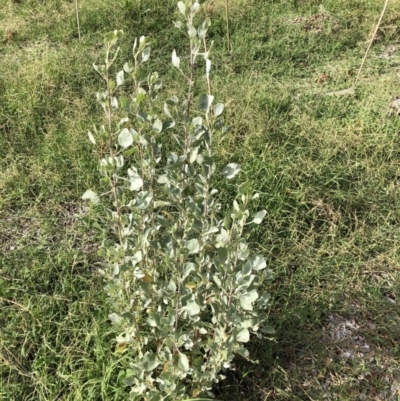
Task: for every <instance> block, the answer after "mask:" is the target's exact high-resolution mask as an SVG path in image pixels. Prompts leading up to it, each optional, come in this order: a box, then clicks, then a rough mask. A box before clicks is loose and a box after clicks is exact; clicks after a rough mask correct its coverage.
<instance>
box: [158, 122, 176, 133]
mask: <svg viewBox="0 0 400 401" xmlns="http://www.w3.org/2000/svg"><path fill="white" fill-rule="evenodd" d="M173 127H175V121H174V120H167V121H164V122H163V124H162V129H161V132H164V131H166V130H167V129H170V128H173Z"/></svg>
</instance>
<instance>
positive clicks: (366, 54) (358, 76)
mask: <svg viewBox="0 0 400 401" xmlns="http://www.w3.org/2000/svg"><path fill="white" fill-rule="evenodd" d="M388 4H389V0H386V1H385V4H384V5H383V8H382V12H381V15H380V17H379V21H378V24H377V25H376V28H375V31H374V33H373V35H372V38H371V40H370V42H369V45H368V48H367V50H366V52H365V54H364V57H363V59H362V61H361V65H360V68H359V69H358V73H357V76H356V79H355V81H354V85H353V87H354V88H355V87H356V85H357V81H358V79H359V78H360V74H361V70H362V69H363V67H364V63H365V60H366V59H367V56H368V53H369V50H370V49H371V46H372V43H373V42H374V40H375V36H376V34H377V32H378V29H379V27H380V25H381V22H382V18H383V16H384V15H385V12H386V8H387V5H388Z"/></svg>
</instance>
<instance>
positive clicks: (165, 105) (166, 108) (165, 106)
mask: <svg viewBox="0 0 400 401" xmlns="http://www.w3.org/2000/svg"><path fill="white" fill-rule="evenodd" d="M164 113H165V114H166V115H167V116H168V117H169V118H172V114H171V112H170V111H169V107H168V103H164Z"/></svg>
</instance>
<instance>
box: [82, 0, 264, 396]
mask: <svg viewBox="0 0 400 401" xmlns="http://www.w3.org/2000/svg"><path fill="white" fill-rule="evenodd" d="M178 8H179V11H180V13H181V14H182V15H183V16H184V17H185V20H186V28H187V34H188V38H189V45H190V53H189V60H190V61H189V67H188V68H184V67H183V66H182V64H181V62H180V58H179V57H178V55H177V54H176V52H175V50H174V51H173V53H172V64H173V66H174V67H175V68H177V69H178V70H179V72H180V73H181V75H182V77H183V78H184V79H186V80H187V82H188V91H187V96H186V98H185V99H183V100H182V99H181V100H179V99H178V98H177V97H175V96H173V97H172V98H171V99H169V100H167V101H166V102H165V104H164V107H163V109H162V110H160V109H158V107H157V104H158V103H157V95H158V91H159V90H160V88H161V81H160V80H159V78H158V74H157V73H151V74H146V73H145V71H146V69H145V68H144V64H145V63H147V62H148V60H149V57H150V47H149V43H148V41H147V39H146V38H145V37H141V38H140V39H139V41H135V44H134V46H133V60H132V62H127V63H125V64H124V66H123V69H121V70H120V71H118V72H117V73H116V75H115V76H114V75H113V73H112V66H113V64H114V63H115V61H116V59H117V55H118V50H119V49H118V48H117V49H116V44H117V41H118V40H119V39H121V38H122V36H123V34H122V32H121V31H114V32H111V33H109V34H107V35H106V36H105V47H106V57H105V64H104V65H102V66H95V69H96V71H97V72H98V73H99V74H100V76H101V77H102V78H103V80H104V81H105V86H106V88H105V89H104V90H100V91H99V92H98V93H97V100H98V101H99V103H100V104H101V106H102V109H103V111H104V114H105V117H106V124H105V125H104V126H101V127H100V128H97V129H96V128H95V130H94V132H93V133H91V132H89V139H90V141H91V142H92V143H93V144H96V141H97V140H98V139H100V138H103V140H104V139H105V140H106V141H108V143H109V154H108V155H107V156H105V157H103V158H102V159H101V161H100V173H101V175H102V177H103V178H104V181H105V182H107V183H109V186H110V191H109V192H107V193H106V194H103V195H97V194H96V193H95V192H93V191H91V190H88V191H86V193H85V194H84V195H83V199H90V200H91V201H92V202H94V203H96V204H97V203H100V202H103V203H104V205H105V210H106V215H105V216H104V222H105V223H104V224H105V225H106V227H107V228H108V231H109V235H108V236H107V238H105V239H104V241H103V243H102V247H101V249H100V251H99V254H100V256H101V257H102V258H104V260H105V267H104V269H102V270H101V273H102V274H103V275H104V277H105V279H106V281H107V286H106V291H107V294H108V296H109V300H110V304H111V308H112V310H113V313H112V314H111V315H110V320H111V321H112V323H113V325H114V326H115V329H116V331H117V332H118V337H117V345H116V350H117V351H118V352H127V353H129V354H130V355H131V359H130V362H129V366H127V369H126V372H125V380H124V383H125V385H126V386H129V387H130V397H131V398H130V399H131V400H135V401H136V400H137V401H139V400H145V401H160V400H166V401H169V400H170V401H176V400H183V399H186V398H188V397H193V398H197V397H201V396H208V397H213V394H212V385H213V383H216V382H218V381H219V380H220V379H223V378H224V376H223V374H222V373H221V372H223V371H224V370H226V369H229V368H230V367H231V362H232V359H233V358H234V355H235V354H237V353H239V354H241V355H243V356H245V357H246V356H247V355H248V352H247V350H246V348H245V347H244V344H245V343H246V342H248V341H249V339H250V334H251V333H257V332H258V331H259V329H260V328H261V330H263V329H262V327H264V329H265V330H266V331H267V332H268V331H269V330H270V329H269V328H268V327H266V326H263V325H264V323H265V320H266V314H265V313H264V312H263V309H265V308H266V306H267V304H268V300H269V295H268V294H267V293H262V294H260V292H259V291H258V288H259V286H260V283H261V282H262V281H263V280H264V279H265V278H270V277H271V276H272V272H271V271H269V270H267V269H266V263H265V260H264V258H263V257H262V256H259V255H255V256H250V250H249V247H248V244H247V242H246V240H245V239H244V238H243V236H242V234H243V230H244V227H245V225H248V224H251V223H253V224H260V223H261V221H262V219H263V217H264V216H265V214H266V212H265V211H260V212H258V213H257V214H256V216H254V217H253V219H252V220H251V221H250V222H248V219H249V211H248V209H247V204H248V202H250V201H251V199H252V198H254V197H255V196H256V195H255V196H253V197H251V196H250V195H248V194H247V192H246V189H245V188H246V185H245V184H242V185H241V186H239V196H238V201H236V200H235V201H234V202H233V209H232V212H231V213H230V215H228V216H226V217H225V218H222V217H221V212H220V210H221V205H220V204H219V202H218V200H217V197H216V195H217V193H218V191H217V189H215V188H212V187H211V178H212V176H213V175H214V174H215V173H216V166H215V159H214V156H213V147H212V144H213V137H214V134H215V132H217V131H218V130H219V131H222V133H225V132H226V131H227V128H226V127H225V125H224V118H223V111H224V105H223V104H222V103H217V104H214V97H213V96H212V94H211V84H210V68H211V61H210V59H209V51H208V49H207V47H206V46H207V45H206V34H207V30H208V28H209V26H210V20H209V19H206V20H205V21H204V22H202V23H201V24H200V25H198V26H196V27H195V26H194V16H195V14H196V13H197V11H198V10H199V8H200V4H199V1H194V0H193V1H189V0H187V1H186V2H185V3H184V2H182V1H180V2H178ZM176 26H177V27H178V28H182V27H183V26H184V25H183V24H182V22H179V23H176ZM199 56H201V57H203V58H204V59H205V65H206V74H205V77H206V80H207V86H208V93H207V94H203V95H201V96H200V97H199V98H198V101H197V102H195V101H194V99H193V87H194V75H193V66H194V63H195V61H196V59H197V58H198V57H199ZM125 84H128V85H129V87H130V88H132V90H133V93H132V94H131V95H130V96H129V97H128V96H123V95H119V90H120V88H121V87H122V86H123V85H125ZM117 115H118V116H119V117H118V118H117ZM121 115H123V117H122V118H120V117H121ZM165 135H170V137H171V138H173V139H174V140H175V142H176V152H170V153H168V154H166V153H165V152H163V148H162V146H161V141H160V140H161V138H162V137H163V136H165ZM239 171H240V166H239V165H237V164H235V163H230V164H228V165H227V166H226V167H225V168H224V169H223V170H222V171H221V172H220V173H219V174H222V176H225V177H226V179H228V180H231V179H233V178H234V177H235V176H236V175H237V173H238V172H239ZM261 270H263V272H262V273H260V271H261ZM257 335H260V334H257Z"/></svg>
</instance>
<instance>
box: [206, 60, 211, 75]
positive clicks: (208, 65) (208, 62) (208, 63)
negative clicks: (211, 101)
mask: <svg viewBox="0 0 400 401" xmlns="http://www.w3.org/2000/svg"><path fill="white" fill-rule="evenodd" d="M210 72H211V60H210V59H209V58H208V59H207V60H206V75H207V76H209V75H210Z"/></svg>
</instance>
